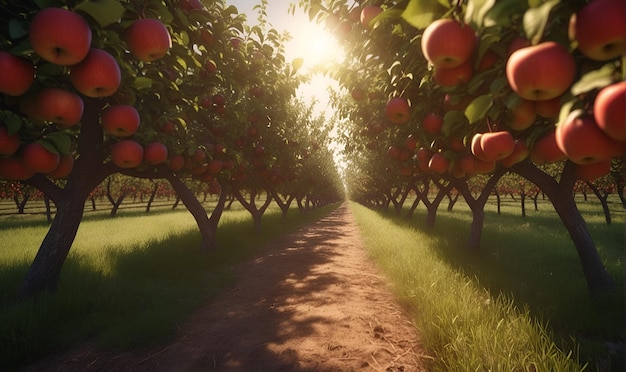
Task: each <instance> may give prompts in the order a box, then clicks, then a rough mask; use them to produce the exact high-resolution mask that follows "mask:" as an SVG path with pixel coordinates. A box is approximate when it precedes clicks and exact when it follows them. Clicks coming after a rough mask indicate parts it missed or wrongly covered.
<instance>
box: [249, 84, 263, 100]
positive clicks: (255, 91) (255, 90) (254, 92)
mask: <svg viewBox="0 0 626 372" xmlns="http://www.w3.org/2000/svg"><path fill="white" fill-rule="evenodd" d="M249 93H250V95H251V96H252V97H255V98H258V97H261V96H262V95H263V88H261V87H260V86H258V85H255V86H253V87H252V88H250V91H249Z"/></svg>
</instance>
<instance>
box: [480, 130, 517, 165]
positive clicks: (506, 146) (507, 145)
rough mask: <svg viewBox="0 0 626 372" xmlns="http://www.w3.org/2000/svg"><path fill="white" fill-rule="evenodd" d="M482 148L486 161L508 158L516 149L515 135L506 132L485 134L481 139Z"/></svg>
mask: <svg viewBox="0 0 626 372" xmlns="http://www.w3.org/2000/svg"><path fill="white" fill-rule="evenodd" d="M480 147H481V149H482V150H483V154H484V155H485V160H492V161H497V160H501V159H504V158H506V157H507V156H509V155H511V154H512V153H513V150H514V149H515V139H514V138H513V135H512V134H511V133H509V132H507V131H505V130H503V131H499V132H488V133H484V134H483V135H482V136H481V138H480Z"/></svg>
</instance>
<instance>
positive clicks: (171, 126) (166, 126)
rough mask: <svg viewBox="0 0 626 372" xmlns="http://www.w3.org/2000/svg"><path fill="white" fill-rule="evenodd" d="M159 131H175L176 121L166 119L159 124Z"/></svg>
mask: <svg viewBox="0 0 626 372" xmlns="http://www.w3.org/2000/svg"><path fill="white" fill-rule="evenodd" d="M160 131H161V133H165V134H172V133H174V132H175V131H176V123H174V121H172V120H167V121H165V123H163V125H162V126H161V129H160Z"/></svg>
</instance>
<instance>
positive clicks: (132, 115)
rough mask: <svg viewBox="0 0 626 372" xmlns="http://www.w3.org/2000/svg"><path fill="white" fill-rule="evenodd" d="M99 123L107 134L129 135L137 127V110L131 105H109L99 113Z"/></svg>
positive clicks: (138, 120)
mask: <svg viewBox="0 0 626 372" xmlns="http://www.w3.org/2000/svg"><path fill="white" fill-rule="evenodd" d="M100 123H102V128H103V129H104V132H105V133H107V134H110V135H112V136H116V137H129V136H132V135H133V134H134V133H135V132H137V130H138V129H139V124H140V118H139V112H137V109H136V108H135V107H133V106H131V105H114V106H109V107H107V108H106V109H104V110H103V111H102V113H100Z"/></svg>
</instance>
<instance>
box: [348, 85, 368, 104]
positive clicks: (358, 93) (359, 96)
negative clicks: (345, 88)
mask: <svg viewBox="0 0 626 372" xmlns="http://www.w3.org/2000/svg"><path fill="white" fill-rule="evenodd" d="M350 95H351V96H352V99H353V100H355V101H362V100H364V99H365V97H366V95H365V91H364V90H363V89H361V88H359V87H357V88H354V89H352V91H350Z"/></svg>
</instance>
